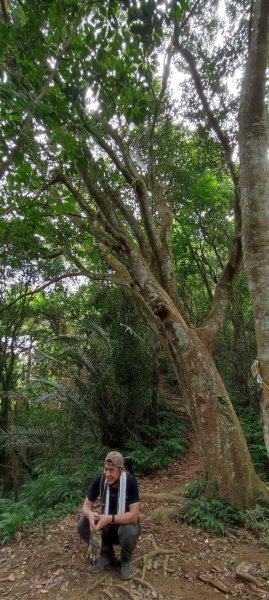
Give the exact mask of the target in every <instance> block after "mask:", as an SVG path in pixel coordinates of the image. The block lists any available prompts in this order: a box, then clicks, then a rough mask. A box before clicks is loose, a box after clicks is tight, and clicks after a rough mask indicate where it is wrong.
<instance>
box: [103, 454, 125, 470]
mask: <svg viewBox="0 0 269 600" xmlns="http://www.w3.org/2000/svg"><path fill="white" fill-rule="evenodd" d="M105 466H106V467H117V468H123V467H124V459H123V456H122V454H120V452H116V451H112V452H109V453H108V454H107V456H106V458H105Z"/></svg>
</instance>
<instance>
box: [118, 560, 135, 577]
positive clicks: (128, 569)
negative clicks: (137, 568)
mask: <svg viewBox="0 0 269 600" xmlns="http://www.w3.org/2000/svg"><path fill="white" fill-rule="evenodd" d="M120 576H121V579H123V581H128V579H132V577H133V571H132V563H131V561H130V560H128V561H126V562H122V563H121V569H120Z"/></svg>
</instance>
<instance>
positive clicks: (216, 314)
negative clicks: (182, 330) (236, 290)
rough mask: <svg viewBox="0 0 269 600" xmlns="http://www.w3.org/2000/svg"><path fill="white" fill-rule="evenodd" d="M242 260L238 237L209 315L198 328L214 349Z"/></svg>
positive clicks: (202, 336) (201, 335)
mask: <svg viewBox="0 0 269 600" xmlns="http://www.w3.org/2000/svg"><path fill="white" fill-rule="evenodd" d="M241 262H242V246H241V240H240V239H236V240H235V242H234V245H233V248H232V252H231V255H230V258H229V261H228V262H227V264H226V266H225V268H224V270H223V272H222V275H221V277H220V278H219V281H218V283H217V286H216V290H215V294H214V298H213V304H212V308H211V311H210V314H209V316H208V317H207V319H206V320H205V322H204V323H203V325H202V327H200V328H199V329H197V333H198V335H199V337H200V338H201V339H202V340H203V341H204V342H205V343H206V344H207V346H208V347H209V349H212V347H213V345H214V343H215V341H216V339H217V337H218V335H219V333H220V331H221V329H222V327H223V324H224V321H225V319H226V316H227V312H228V309H229V307H230V303H231V293H232V284H233V280H234V278H235V276H236V274H237V273H238V270H239V268H240V266H241Z"/></svg>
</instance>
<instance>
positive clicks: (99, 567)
mask: <svg viewBox="0 0 269 600" xmlns="http://www.w3.org/2000/svg"><path fill="white" fill-rule="evenodd" d="M110 562H111V561H110V558H109V556H108V555H107V554H104V555H103V556H102V555H101V556H99V558H98V560H97V561H96V563H95V564H94V565H91V566H90V567H89V571H90V573H101V571H103V570H104V569H105V568H106V567H108V565H110Z"/></svg>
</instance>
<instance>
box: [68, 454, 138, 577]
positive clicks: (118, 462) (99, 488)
mask: <svg viewBox="0 0 269 600" xmlns="http://www.w3.org/2000/svg"><path fill="white" fill-rule="evenodd" d="M99 496H100V503H101V514H98V513H97V512H96V511H95V510H94V503H95V502H96V500H97V498H98V497H99ZM82 515H83V516H82V517H81V519H80V521H79V524H78V531H79V534H80V536H81V537H82V538H83V539H84V540H85V541H86V542H88V543H89V542H90V539H91V535H93V534H94V532H96V531H100V530H101V553H100V557H99V558H98V560H97V562H96V563H95V564H94V565H92V566H91V567H90V572H91V573H100V571H103V570H104V569H105V567H107V566H108V565H110V564H111V563H114V564H115V561H116V557H115V554H114V548H113V545H114V544H119V545H120V546H121V579H123V580H128V579H131V578H132V554H133V551H134V549H135V547H136V544H137V540H138V536H139V534H140V525H139V519H138V517H139V491H138V484H137V480H136V478H135V477H134V476H133V475H131V474H130V473H128V472H126V471H125V469H124V459H123V456H122V455H121V454H120V453H119V452H109V453H108V455H107V456H106V458H105V466H104V473H103V474H102V475H98V476H97V477H95V479H94V480H93V482H92V484H91V486H90V487H89V490H88V493H87V497H86V500H85V502H84V504H83V506H82Z"/></svg>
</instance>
